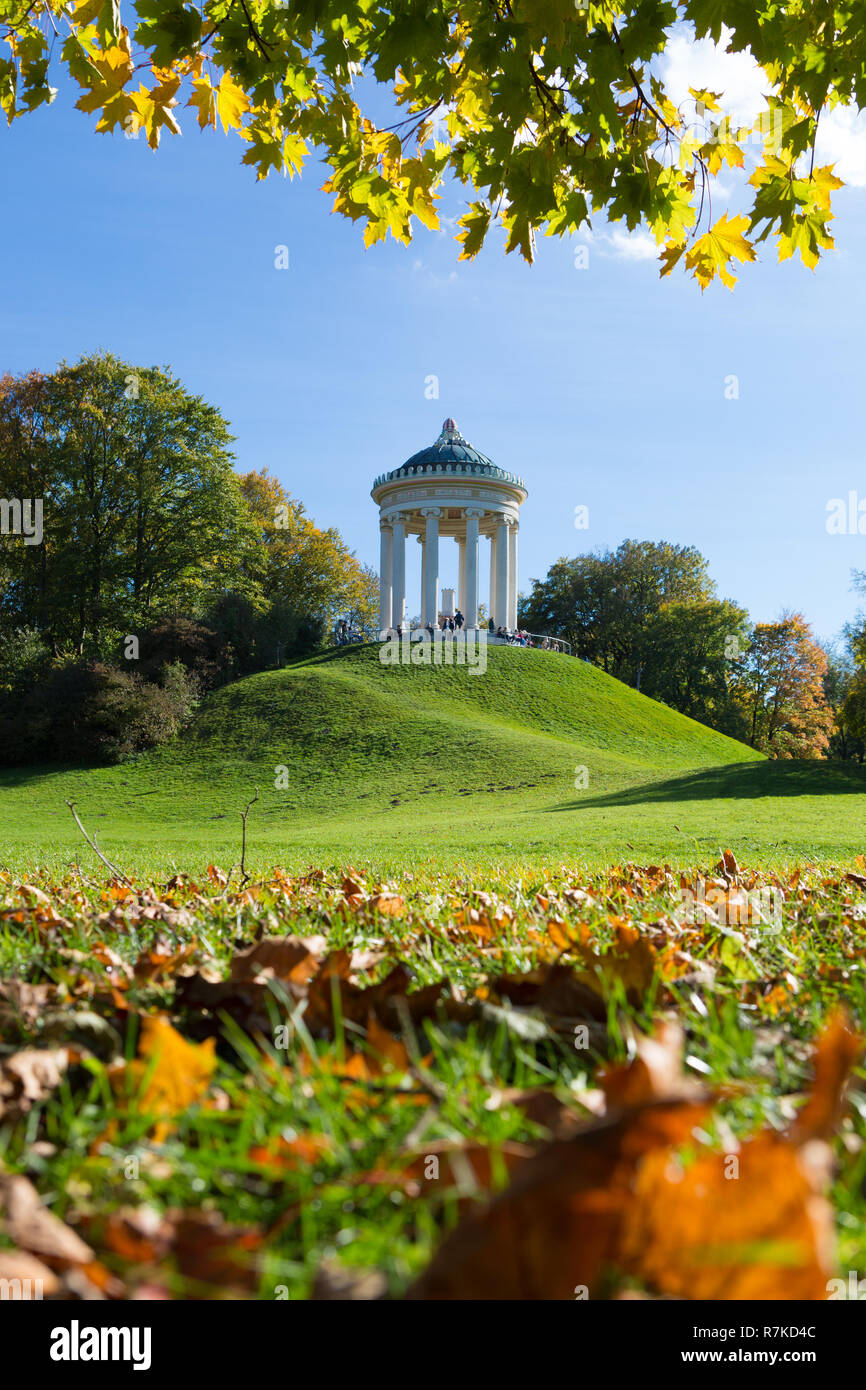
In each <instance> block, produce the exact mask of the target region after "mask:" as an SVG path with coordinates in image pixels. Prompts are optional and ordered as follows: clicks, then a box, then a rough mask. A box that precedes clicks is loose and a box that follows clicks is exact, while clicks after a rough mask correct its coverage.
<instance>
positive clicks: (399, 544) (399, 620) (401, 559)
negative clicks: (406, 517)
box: [391, 514, 406, 632]
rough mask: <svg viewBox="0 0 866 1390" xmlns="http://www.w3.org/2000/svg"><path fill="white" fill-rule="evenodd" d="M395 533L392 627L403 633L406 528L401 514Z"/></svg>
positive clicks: (396, 521) (395, 525) (392, 572)
mask: <svg viewBox="0 0 866 1390" xmlns="http://www.w3.org/2000/svg"><path fill="white" fill-rule="evenodd" d="M393 531H394V541H393V557H392V565H391V574H392V579H391V588H392V595H391V626H392V627H395V628H396V629H397V631H398V632H402V631H403V624H404V623H405V621H406V528H405V526H404V525H403V518H402V517H401V516H400V515H399V514H398V515H397V516H396V517H395V518H394V521H393Z"/></svg>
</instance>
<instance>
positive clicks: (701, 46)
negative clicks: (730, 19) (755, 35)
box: [660, 31, 866, 191]
mask: <svg viewBox="0 0 866 1390" xmlns="http://www.w3.org/2000/svg"><path fill="white" fill-rule="evenodd" d="M729 32H730V31H726V32H723V34H722V40H721V42H720V43H718V44H714V43H713V42H712V40H711V39H700V40H699V41H697V42H696V41H695V40H693V39H690V38H689V37H688V36H687V35H686V34H684V33H677V34H675V35H674V36H673V38H672V39H671V41H670V43H669V44H668V47H667V48H666V50H665V53H664V56H663V59H662V62H661V67H660V74H661V77H662V80H663V82H664V84H665V87H666V88H667V91H668V95H669V96H670V98H671V100H672V101H673V102H674V103H675V104H676V105H678V106H682V110H683V115H684V116H685V118H686V120H687V121H688V120H691V119H692V118H693V114H694V101H693V98H691V97H690V96H689V87H704V88H706V89H708V90H709V91H711V92H722V93H723V94H724V97H723V102H722V105H723V107H724V110H725V111H726V112H727V114H728V115H730V116H731V118H732V119H733V121H734V122H735V124H738V125H752V124H753V123H754V122H755V120H756V119H757V117H758V115H759V114H760V113H761V112H762V111H765V110H766V101H765V94H766V93H767V91H768V90H769V86H770V84H769V81H768V79H767V76H766V74H765V73H764V72H762V70H761V69H760V68H759V67H758V64H757V63H756V62H755V60H754V58H753V57H752V56H751V54H749V53H727V52H726V51H725V49H726V46H727V42H728V34H729ZM756 138H757V137H756ZM817 154H818V157H819V159H820V161H821V163H822V164H835V165H836V173H837V174H838V176H839V178H841V179H844V180H845V182H846V183H847V184H851V185H853V186H854V187H856V188H864V187H866V115H862V114H859V113H858V112H857V111H856V110H855V109H854V108H853V107H847V106H843V107H837V108H836V110H835V111H828V112H825V113H824V114H823V115H822V117H821V120H820V122H819V125H818V149H817ZM717 191H718V190H717Z"/></svg>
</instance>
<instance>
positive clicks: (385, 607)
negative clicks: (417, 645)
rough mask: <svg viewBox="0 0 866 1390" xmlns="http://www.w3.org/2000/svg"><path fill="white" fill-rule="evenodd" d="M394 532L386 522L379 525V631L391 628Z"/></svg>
mask: <svg viewBox="0 0 866 1390" xmlns="http://www.w3.org/2000/svg"><path fill="white" fill-rule="evenodd" d="M392 554H393V532H392V530H391V527H390V526H389V525H387V523H386V522H385V521H382V522H380V524H379V631H380V632H387V631H388V628H389V627H390V626H391V580H392V577H393V576H392V574H391V569H392V565H393V560H392Z"/></svg>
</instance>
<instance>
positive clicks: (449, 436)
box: [436, 415, 465, 444]
mask: <svg viewBox="0 0 866 1390" xmlns="http://www.w3.org/2000/svg"><path fill="white" fill-rule="evenodd" d="M457 440H459V441H460V443H465V440H464V439H463V435H462V434H461V433H460V431H459V429H458V428H457V424H456V421H454V420H452V419H451V416H450V415H449V416H448V419H447V420H446V421H445V423H444V424H443V426H442V433H441V434H440V436H439V438H438V439H437V441H436V443H437V444H453V443H455V442H456V441H457Z"/></svg>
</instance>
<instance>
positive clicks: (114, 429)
mask: <svg viewBox="0 0 866 1390" xmlns="http://www.w3.org/2000/svg"><path fill="white" fill-rule="evenodd" d="M232 442H233V440H232V436H231V434H230V432H229V428H228V425H227V423H226V421H225V420H224V419H223V417H222V416H221V414H220V412H219V411H218V410H216V409H215V408H214V407H213V406H211V405H208V404H207V403H206V402H205V401H203V400H202V399H201V398H200V397H198V396H193V395H191V394H190V393H189V392H187V391H186V390H185V389H184V388H183V386H182V385H181V384H180V382H179V381H177V380H176V378H175V377H173V376H172V375H171V373H170V372H168V371H167V370H164V369H160V368H156V367H149V368H142V367H134V366H132V365H130V364H129V363H125V362H121V361H119V360H118V359H117V358H115V357H113V356H111V355H109V354H97V355H93V356H90V357H85V358H82V360H81V361H79V362H78V363H76V364H75V365H72V366H69V365H67V364H61V366H60V367H59V368H58V369H57V371H55V372H53V373H50V374H47V375H43V374H41V373H37V372H31V373H28V374H27V375H25V376H23V377H17V378H16V377H11V376H6V377H4V378H3V379H2V380H0V499H2V500H0V507H2V516H0V525H2V531H3V534H2V535H0V761H3V762H7V763H8V762H32V761H34V760H38V759H42V758H45V759H62V760H77V759H89V758H93V757H101V758H107V759H116V758H121V757H125V756H128V755H130V754H131V753H135V752H137V751H139V750H140V749H142V748H147V747H151V746H153V744H154V743H158V742H160V741H161V740H162V739H163V738H165V737H167V736H168V735H169V734H171V733H173V732H174V731H175V730H176V729H177V728H179V727H181V726H182V724H183V723H184V722H185V720H186V719H187V718H188V716H189V711H190V708H191V706H192V704H193V703H194V701H195V700H196V699H197V698H198V697H199V696H200V695H201V694H202V693H203V691H205V690H207V689H209V688H211V687H213V686H214V685H218V684H220V683H223V682H225V681H227V680H230V679H233V678H235V677H238V676H242V675H248V674H250V673H252V672H254V671H257V670H262V669H264V668H266V667H270V666H277V665H280V664H282V663H283V662H285V661H287V660H292V659H295V658H297V657H300V656H303V655H306V654H308V653H309V652H312V651H315V650H316V649H317V648H319V647H320V646H321V645H323V643H324V641H325V640H326V636H327V634H328V633H329V632H330V631H332V630H333V627H334V624H335V623H336V621H337V620H338V619H340V618H346V619H348V620H349V622H350V623H352V625H353V626H354V627H356V628H359V629H361V630H368V631H370V632H371V633H372V632H374V631H375V623H376V610H377V601H378V599H377V592H378V590H377V580H376V576H375V574H374V573H373V572H372V571H370V570H369V569H367V568H365V567H364V566H362V565H361V564H359V562H358V560H357V559H356V558H355V556H354V555H353V554H352V552H351V551H350V550H349V549H348V547H347V546H346V544H345V542H344V541H343V539H342V537H341V536H340V534H339V532H337V531H336V530H333V529H331V530H321V529H319V528H318V527H317V526H316V525H315V524H314V523H313V521H312V520H311V519H310V518H309V517H308V516H307V514H306V512H305V510H304V508H303V506H302V504H301V503H300V502H298V501H296V500H295V499H294V498H292V497H291V496H290V495H289V494H288V493H287V492H286V491H285V490H284V489H283V488H282V487H281V486H280V484H279V483H278V482H277V481H276V480H275V479H273V478H271V477H269V476H268V474H267V472H250V473H246V474H238V473H237V472H236V471H235V469H234V466H233V463H234V460H233V456H232V453H231V444H232ZM3 503H5V504H6V505H5V506H4V505H3Z"/></svg>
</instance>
